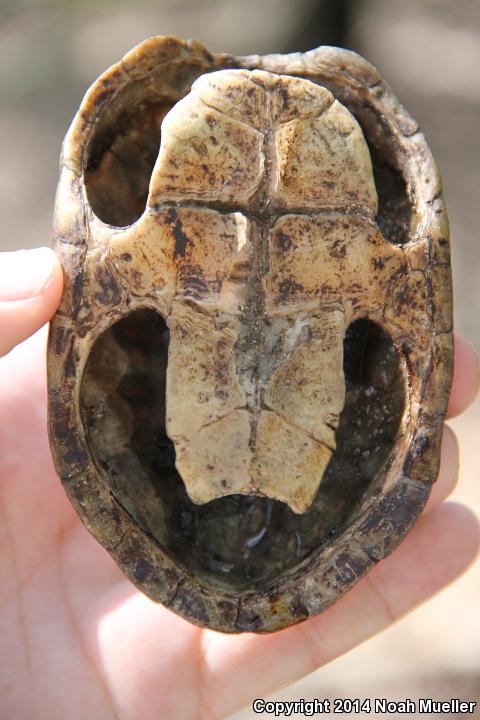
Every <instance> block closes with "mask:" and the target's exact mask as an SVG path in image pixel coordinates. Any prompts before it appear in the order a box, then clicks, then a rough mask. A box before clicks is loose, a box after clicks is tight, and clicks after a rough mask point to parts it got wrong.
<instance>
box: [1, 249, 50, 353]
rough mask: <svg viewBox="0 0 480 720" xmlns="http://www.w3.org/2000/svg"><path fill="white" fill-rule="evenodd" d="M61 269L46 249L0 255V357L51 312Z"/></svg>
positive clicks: (34, 329)
mask: <svg viewBox="0 0 480 720" xmlns="http://www.w3.org/2000/svg"><path fill="white" fill-rule="evenodd" d="M62 284H63V278H62V269H61V266H60V263H59V261H58V259H57V257H56V255H55V253H54V252H53V250H50V249H49V248H37V249H36V250H19V251H17V252H6V253H1V255H0V356H2V355H6V354H7V353H8V352H10V350H11V349H12V348H13V347H15V345H18V344H19V343H21V342H22V341H23V340H25V339H26V338H27V337H29V336H30V335H33V333H34V332H35V331H36V330H38V329H39V328H40V327H41V326H42V325H44V324H45V323H46V322H48V320H50V318H51V317H52V315H53V314H54V312H55V310H56V308H57V306H58V303H59V302H60V296H61V293H62Z"/></svg>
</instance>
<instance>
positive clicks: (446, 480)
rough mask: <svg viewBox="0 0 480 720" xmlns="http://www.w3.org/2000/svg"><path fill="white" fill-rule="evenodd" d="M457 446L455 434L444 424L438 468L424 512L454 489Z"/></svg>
mask: <svg viewBox="0 0 480 720" xmlns="http://www.w3.org/2000/svg"><path fill="white" fill-rule="evenodd" d="M459 454H460V453H459V446H458V440H457V436H456V435H455V433H454V431H453V430H452V428H451V427H449V426H448V425H445V426H444V429H443V435H442V446H441V454H440V458H441V461H440V470H439V473H438V478H437V480H436V482H435V483H434V485H433V488H432V492H431V493H430V497H429V498H428V502H427V505H426V507H425V512H429V511H430V510H433V508H434V507H436V506H437V505H439V504H440V503H441V502H443V501H444V500H445V499H446V498H447V497H448V496H449V495H450V494H451V493H452V492H453V491H454V490H455V487H456V485H457V481H458V472H459V465H460V463H459Z"/></svg>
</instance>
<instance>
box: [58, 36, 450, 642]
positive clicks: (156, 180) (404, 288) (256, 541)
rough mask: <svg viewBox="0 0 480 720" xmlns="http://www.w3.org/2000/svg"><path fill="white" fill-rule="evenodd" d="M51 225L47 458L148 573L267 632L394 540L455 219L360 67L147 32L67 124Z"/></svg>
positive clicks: (437, 386)
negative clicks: (221, 51) (58, 282)
mask: <svg viewBox="0 0 480 720" xmlns="http://www.w3.org/2000/svg"><path fill="white" fill-rule="evenodd" d="M54 247H55V249H56V251H57V253H58V255H59V258H60V260H61V262H62V265H63V268H64V273H65V288H64V293H63V297H62V302H61V305H60V308H59V310H58V312H57V314H56V316H55V318H54V319H53V321H52V323H51V329H50V337H49V349H48V374H49V429H50V438H51V446H52V453H53V457H54V462H55V466H56V469H57V472H58V474H59V476H60V478H61V480H62V482H63V485H64V487H65V490H66V492H67V494H68V496H69V498H70V500H71V502H72V503H73V505H74V506H75V508H76V510H77V512H78V513H79V515H80V517H81V519H82V521H83V522H84V524H85V525H86V527H87V528H88V530H89V531H90V532H91V533H92V534H93V535H94V536H95V537H96V538H97V540H98V541H99V542H100V543H101V544H102V545H103V546H104V547H105V548H106V549H107V550H108V552H109V553H110V554H111V555H112V556H113V558H114V559H115V560H116V562H117V563H118V565H119V566H120V567H121V568H122V570H123V571H124V572H125V574H126V575H127V576H128V577H129V578H130V579H131V580H132V582H133V583H134V584H135V585H136V586H137V587H138V588H139V589H140V590H142V591H143V592H144V593H146V594H147V595H148V596H149V597H151V598H152V599H154V600H155V601H158V602H162V603H163V604H165V605H166V606H167V607H169V608H171V609H172V610H174V611H175V612H177V613H179V614H181V615H183V616H184V617H186V618H188V619H189V620H190V621H192V622H194V623H196V624H198V625H201V626H207V627H211V628H215V629H217V630H222V631H225V632H242V631H255V632H268V631H273V630H277V629H280V628H282V627H285V626H288V625H291V624H293V623H296V622H300V621H301V620H304V619H306V618H307V617H309V616H311V615H315V614H317V613H320V612H322V611H323V610H324V609H326V608H327V607H329V606H330V605H331V604H332V603H333V602H335V600H336V599H338V598H339V597H341V595H342V594H343V593H344V592H346V591H347V590H348V589H349V588H351V587H352V586H353V585H354V584H355V582H356V581H357V580H358V579H359V578H360V577H362V575H364V574H365V573H366V572H367V571H368V570H369V569H370V568H371V567H372V566H373V565H374V564H375V563H376V562H378V561H379V560H381V559H382V558H384V557H385V556H387V555H388V554H389V553H390V552H391V551H392V550H393V549H394V548H395V547H396V546H397V545H398V543H399V542H400V541H401V540H402V538H403V537H404V536H405V535H406V533H407V532H408V531H409V530H410V528H411V527H412V525H413V524H414V523H415V521H416V519H417V518H418V516H419V514H420V513H421V511H422V509H423V507H424V505H425V502H426V500H427V498H428V495H429V492H430V489H431V486H432V484H433V482H434V481H435V479H436V477H437V474H438V465H439V455H440V451H439V448H440V441H441V435H442V425H443V420H444V416H445V411H446V405H447V401H448V395H449V391H450V383H451V373H452V292H451V276H450V258H449V237H448V221H447V217H446V211H445V206H444V202H443V198H442V194H441V184H440V179H439V175H438V171H437V169H436V166H435V163H434V160H433V159H432V156H431V153H430V151H429V149H428V146H427V144H426V142H425V139H424V137H423V135H422V134H421V133H420V132H419V130H418V127H417V124H416V123H415V122H414V121H413V120H412V118H411V117H410V116H409V115H408V114H407V113H406V112H405V110H404V109H403V108H402V107H401V105H400V104H399V103H398V101H397V100H396V98H395V97H394V96H393V94H392V92H391V90H390V89H389V87H388V86H387V85H386V83H385V82H384V81H383V80H382V78H381V77H380V75H379V74H378V73H377V71H376V70H375V69H374V68H373V67H372V66H371V65H369V64H368V63H367V62H366V61H365V60H363V59H362V58H360V57H359V56H358V55H356V54H355V53H352V52H350V51H347V50H341V49H338V48H331V47H321V48H318V49H317V50H312V51H310V52H308V53H305V54H293V55H269V56H265V57H260V56H251V57H243V58H241V57H240V58H238V57H233V56H230V55H218V54H217V55H214V54H211V53H209V52H208V51H207V50H206V49H205V48H204V47H202V46H201V45H200V44H198V43H195V42H184V41H182V40H179V39H177V38H171V37H156V38H152V39H150V40H147V41H145V42H144V43H142V44H141V45H139V46H138V47H136V48H134V49H133V50H132V51H131V52H130V53H129V54H128V55H126V57H125V58H123V60H122V61H121V62H120V63H118V64H117V65H114V66H113V67H112V68H110V69H109V70H108V71H106V72H105V73H104V74H103V75H102V76H101V77H100V78H99V79H98V80H97V81H96V83H94V85H93V86H92V87H91V89H90V90H89V91H88V93H87V94H86V96H85V99H84V101H83V103H82V105H81V107H80V109H79V111H78V113H77V115H76V117H75V119H74V120H73V123H72V125H71V127H70V129H69V131H68V133H67V136H66V138H65V141H64V145H63V152H62V159H61V176H60V182H59V187H58V192H57V199H56V208H55V219H54Z"/></svg>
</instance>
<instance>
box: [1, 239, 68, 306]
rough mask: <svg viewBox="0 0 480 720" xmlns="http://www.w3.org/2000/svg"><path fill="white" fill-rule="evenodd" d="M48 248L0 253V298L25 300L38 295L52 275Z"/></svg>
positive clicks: (51, 255)
mask: <svg viewBox="0 0 480 720" xmlns="http://www.w3.org/2000/svg"><path fill="white" fill-rule="evenodd" d="M54 257H55V256H54V253H53V250H50V248H46V247H42V248H36V249H35V250H18V251H17V252H5V253H0V300H7V301H8V300H26V299H28V298H34V297H36V296H37V295H40V293H41V292H42V290H43V288H44V287H45V286H46V285H47V284H48V282H49V280H50V278H51V277H52V275H53V268H54V264H53V263H54Z"/></svg>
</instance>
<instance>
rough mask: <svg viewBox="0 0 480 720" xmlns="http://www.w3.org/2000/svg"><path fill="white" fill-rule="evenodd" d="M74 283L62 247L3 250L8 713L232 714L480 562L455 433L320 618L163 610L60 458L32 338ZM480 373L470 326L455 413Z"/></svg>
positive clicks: (2, 526) (2, 589)
mask: <svg viewBox="0 0 480 720" xmlns="http://www.w3.org/2000/svg"><path fill="white" fill-rule="evenodd" d="M20 278H21V281H20ZM17 279H18V280H17ZM61 290H62V272H61V268H60V266H59V264H58V261H57V260H56V258H55V256H54V254H53V253H52V252H51V251H47V250H43V251H40V252H39V251H37V255H35V256H34V257H33V258H32V256H30V255H28V256H27V255H26V254H23V255H18V254H17V253H15V257H13V256H12V255H11V254H9V257H8V258H7V256H6V254H3V255H0V356H3V357H2V359H1V360H0V538H1V540H0V638H1V643H0V698H1V706H2V712H3V713H4V714H3V715H2V717H5V718H12V719H13V718H15V719H17V718H18V719H21V720H30V719H32V720H33V719H34V720H43V719H45V720H47V719H48V720H57V719H58V720H66V719H68V720H77V718H78V720H80V719H82V720H83V719H84V718H92V720H93V719H94V720H104V719H105V720H107V719H108V720H110V718H121V719H122V720H136V719H137V718H142V720H154V719H155V720H158V718H175V720H218V719H220V718H225V717H227V716H228V715H229V714H230V713H232V712H234V711H235V710H237V709H239V708H241V707H242V706H244V705H247V704H248V703H249V702H250V701H251V699H252V698H254V697H265V696H266V695H267V694H268V693H271V692H272V691H274V690H276V689H278V688H280V687H282V686H284V685H286V684H288V683H290V682H293V681H294V680H297V679H298V678H300V677H302V676H303V675H305V674H307V673H309V672H311V671H313V670H315V669H316V668H318V667H321V666H322V665H324V664H325V663H327V662H329V661H330V660H332V659H333V658H335V657H338V656H339V655H341V654H342V653H345V652H346V651H348V650H349V649H351V648H353V647H354V646H355V645H357V644H359V643H360V642H362V641H363V640H365V639H367V638H369V637H371V636H372V635H374V634H375V633H378V632H380V631H381V630H383V629H384V628H386V627H388V626H389V625H390V624H391V623H392V622H394V621H395V620H396V619H397V618H399V617H401V616H402V615H404V614H405V613H407V612H408V611H409V610H411V609H412V608H414V607H415V606H416V605H418V604H419V603H421V602H423V601H425V600H426V599H427V598H429V597H430V596H432V595H433V594H434V593H436V592H438V591H439V590H440V589H441V588H442V587H444V586H445V585H446V584H448V583H449V582H451V581H453V580H454V579H455V578H456V577H458V576H459V575H460V574H461V573H462V572H463V571H464V570H465V569H466V568H467V567H468V565H469V564H470V563H471V562H472V561H473V559H474V557H475V556H476V553H477V551H478V547H479V527H478V523H477V520H476V519H475V517H474V515H473V514H472V513H471V511H470V510H468V509H467V508H465V507H463V506H461V505H457V504H453V503H445V502H444V501H445V499H446V498H447V497H448V496H449V494H450V493H451V492H452V490H453V488H454V486H455V483H456V479H457V471H458V449H457V444H456V440H455V436H454V434H453V432H452V431H451V430H450V429H449V428H448V427H446V429H445V433H444V436H443V445H442V467H441V472H440V476H439V479H438V481H437V483H436V484H435V486H434V489H433V492H432V495H431V497H430V500H429V503H428V506H427V510H426V511H425V513H424V515H423V517H422V518H421V519H420V521H419V522H418V524H417V525H416V527H415V529H414V530H413V532H412V533H411V534H410V535H409V536H408V537H407V539H406V540H405V541H404V542H403V543H402V544H401V546H400V547H399V548H398V549H397V550H396V551H395V552H394V553H393V554H392V555H391V556H390V557H389V558H388V559H387V560H385V561H383V562H381V563H380V564H379V565H377V566H376V567H375V568H374V570H373V571H372V572H371V573H369V575H368V576H367V577H365V578H364V579H363V580H361V581H360V582H359V583H358V584H357V585H356V586H355V587H354V588H353V590H351V591H350V592H349V593H348V594H347V595H346V596H345V597H343V598H342V599H341V600H340V601H339V602H337V603H336V604H335V606H334V607H332V608H331V609H330V610H327V611H326V612H325V613H324V614H323V615H321V616H319V617H316V618H313V619H311V620H309V621H307V622H305V623H302V624H300V625H298V626H295V627H293V628H290V629H287V630H284V631H282V632H279V633H275V634H273V635H270V636H263V637H259V636H255V635H242V636H226V635H221V634H218V633H215V632H212V631H202V630H200V629H199V628H197V627H194V626H193V625H190V624H189V623H188V622H186V621H184V620H182V619H181V618H179V617H177V616H176V615H174V614H173V613H171V612H170V611H168V610H166V609H165V608H164V607H162V606H159V605H156V604H154V603H153V602H151V601H150V600H148V598H146V597H145V596H144V595H142V594H141V593H139V592H138V591H136V590H135V588H134V587H133V586H132V585H131V583H130V582H129V581H128V580H126V579H125V577H124V576H123V575H122V573H121V572H120V570H119V569H118V568H117V566H116V565H115V563H114V562H113V560H112V559H111V558H110V556H109V555H108V554H107V552H106V551H105V550H103V549H102V548H101V547H100V546H99V545H98V543H96V542H95V541H94V540H93V538H91V536H90V535H89V534H88V532H87V531H86V530H85V529H84V527H83V525H82V524H81V523H80V521H79V520H78V518H77V516H76V514H75V512H74V511H73V509H72V507H71V505H70V504H69V502H68V500H67V498H66V496H65V494H64V491H63V489H62V487H61V484H60V481H59V480H58V478H57V476H56V474H55V471H54V468H53V465H52V460H51V456H50V451H49V446H48V439H47V433H46V380H45V341H46V334H45V332H44V331H42V332H40V333H36V334H35V335H34V336H33V337H31V338H30V336H31V335H32V334H33V333H35V331H36V330H37V329H39V328H40V327H41V326H42V325H44V324H45V323H46V322H47V321H48V319H49V318H50V317H51V316H52V315H53V313H54V312H55V309H56V307H57V305H58V302H59V299H60V295H61ZM27 338H30V339H27ZM23 341H25V342H23ZM17 345H18V347H16V346H17ZM12 348H13V350H12ZM11 350H12V352H10V351H11ZM478 383H479V372H478V364H477V360H476V358H475V356H474V354H473V352H472V351H471V350H470V348H469V346H468V344H467V343H466V342H465V340H463V339H462V338H461V337H459V336H457V337H456V343H455V378H454V383H453V390H452V397H451V401H450V407H449V417H453V416H454V415H457V414H459V413H460V412H462V411H463V410H464V409H465V408H466V407H467V405H468V404H469V403H470V402H471V401H472V399H473V398H474V396H475V393H476V391H477V389H478ZM438 632H439V633H441V632H442V629H441V628H440V627H439V628H438Z"/></svg>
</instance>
